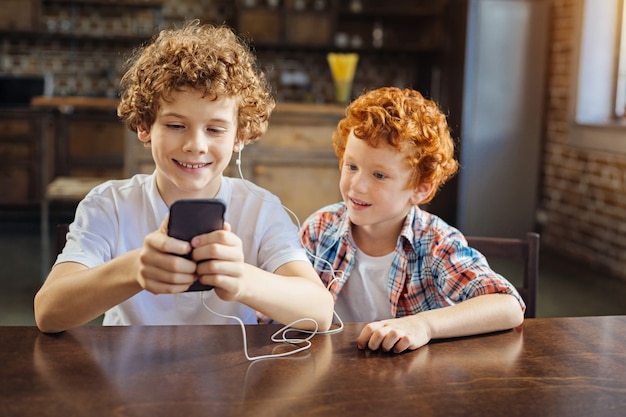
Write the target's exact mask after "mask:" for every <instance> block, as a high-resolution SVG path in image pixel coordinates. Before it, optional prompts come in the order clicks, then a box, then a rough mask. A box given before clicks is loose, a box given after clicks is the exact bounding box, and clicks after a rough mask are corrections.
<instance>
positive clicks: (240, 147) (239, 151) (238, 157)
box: [235, 142, 243, 165]
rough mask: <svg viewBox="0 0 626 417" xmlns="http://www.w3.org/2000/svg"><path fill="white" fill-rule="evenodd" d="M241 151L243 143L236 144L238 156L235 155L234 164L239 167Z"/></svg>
mask: <svg viewBox="0 0 626 417" xmlns="http://www.w3.org/2000/svg"><path fill="white" fill-rule="evenodd" d="M242 149H243V142H239V143H238V144H237V152H238V154H237V160H236V161H235V163H236V164H237V165H241V150H242Z"/></svg>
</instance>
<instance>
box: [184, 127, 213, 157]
mask: <svg viewBox="0 0 626 417" xmlns="http://www.w3.org/2000/svg"><path fill="white" fill-rule="evenodd" d="M183 150H184V151H185V152H194V153H205V152H207V141H206V140H205V138H204V135H203V134H202V132H198V131H195V130H190V131H189V132H188V133H187V134H186V135H185V139H184V143H183Z"/></svg>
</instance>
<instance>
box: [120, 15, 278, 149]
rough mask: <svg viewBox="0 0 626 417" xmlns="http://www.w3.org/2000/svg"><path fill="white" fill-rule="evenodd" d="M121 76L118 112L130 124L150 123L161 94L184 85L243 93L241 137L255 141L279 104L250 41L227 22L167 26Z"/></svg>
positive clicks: (212, 94)
mask: <svg viewBox="0 0 626 417" xmlns="http://www.w3.org/2000/svg"><path fill="white" fill-rule="evenodd" d="M126 68H127V70H126V72H125V74H124V75H123V77H122V79H121V81H120V103H119V105H118V108H117V113H118V116H119V117H120V118H121V119H122V120H123V121H124V123H125V124H126V126H127V127H128V128H129V129H131V130H133V131H137V127H138V126H141V127H143V128H144V129H148V130H149V129H150V127H151V126H152V124H153V123H154V121H155V119H156V115H157V113H158V110H159V103H160V102H161V100H165V101H167V100H169V99H170V98H171V94H172V93H173V92H176V91H180V90H181V89H183V88H191V89H194V90H199V91H203V92H204V94H205V96H207V97H209V98H211V99H217V98H221V97H236V98H237V99H238V105H239V106H238V107H239V112H238V117H237V120H238V130H237V132H238V133H237V137H238V138H239V139H240V140H242V141H243V142H244V143H248V142H251V141H254V140H256V139H258V138H259V137H261V136H262V135H263V134H264V133H265V131H266V130H267V124H268V120H269V117H270V115H271V113H272V111H273V109H274V107H275V101H274V98H273V97H272V95H271V92H270V88H269V85H268V83H267V80H266V78H265V75H264V74H263V73H262V72H261V71H259V70H258V68H257V63H256V57H255V56H254V55H253V54H252V52H251V51H250V49H249V48H248V46H247V44H246V43H245V42H244V41H243V40H242V39H240V38H239V37H237V36H236V35H235V33H234V32H233V30H232V29H231V28H229V27H227V26H213V25H201V24H200V22H199V21H198V20H194V21H191V22H188V23H187V24H185V25H184V26H183V27H182V28H181V29H167V30H163V31H161V32H160V33H159V35H158V36H156V37H155V38H154V39H153V40H152V41H151V42H150V43H149V44H147V45H145V46H142V47H141V48H139V49H137V50H135V51H133V53H132V55H131V57H130V58H129V59H128V61H127V62H126Z"/></svg>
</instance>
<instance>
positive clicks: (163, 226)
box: [159, 213, 170, 234]
mask: <svg viewBox="0 0 626 417" xmlns="http://www.w3.org/2000/svg"><path fill="white" fill-rule="evenodd" d="M169 222H170V214H169V213H168V214H167V216H165V219H164V220H163V222H162V223H161V226H159V232H161V233H164V234H167V232H168V227H167V225H168V224H169Z"/></svg>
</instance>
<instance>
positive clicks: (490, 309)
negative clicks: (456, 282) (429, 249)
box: [415, 294, 524, 339]
mask: <svg viewBox="0 0 626 417" xmlns="http://www.w3.org/2000/svg"><path fill="white" fill-rule="evenodd" d="M418 316H419V319H420V320H425V321H426V323H427V326H428V328H429V329H430V333H431V334H430V338H431V339H445V338H450V337H461V336H470V335H476V334H483V333H489V332H495V331H499V330H507V329H512V328H514V327H517V326H519V325H520V324H522V323H523V321H524V313H523V311H522V308H521V306H520V304H519V301H517V299H516V298H515V297H514V296H512V295H510V294H486V295H481V296H478V297H474V298H470V299H469V300H466V301H464V302H462V303H459V304H456V305H453V306H450V307H445V308H440V309H436V310H430V311H426V312H423V313H419V314H418V315H416V316H415V317H418Z"/></svg>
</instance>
